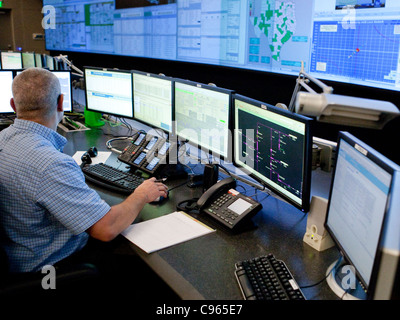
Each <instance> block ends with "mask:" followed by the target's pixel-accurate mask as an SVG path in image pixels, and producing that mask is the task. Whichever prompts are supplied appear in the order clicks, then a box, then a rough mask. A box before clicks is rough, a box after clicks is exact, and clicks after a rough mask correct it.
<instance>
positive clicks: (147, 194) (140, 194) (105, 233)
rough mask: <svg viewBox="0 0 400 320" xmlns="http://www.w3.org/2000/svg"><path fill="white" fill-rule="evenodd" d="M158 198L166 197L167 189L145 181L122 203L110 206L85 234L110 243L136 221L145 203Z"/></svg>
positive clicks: (151, 180)
mask: <svg viewBox="0 0 400 320" xmlns="http://www.w3.org/2000/svg"><path fill="white" fill-rule="evenodd" d="M160 196H162V197H166V196H167V187H166V186H165V185H164V184H162V183H160V182H155V178H151V179H148V180H145V181H144V182H143V183H142V184H141V185H140V186H139V187H138V188H137V189H136V190H135V192H133V193H132V194H131V195H130V196H129V197H128V198H126V199H125V200H124V201H123V202H121V203H120V204H117V205H114V206H112V207H111V209H110V211H109V212H108V213H107V214H106V215H105V216H104V217H103V218H101V219H100V220H99V221H98V222H96V223H95V224H94V225H93V226H91V227H90V228H89V229H88V230H87V232H88V233H89V235H90V236H92V237H93V238H96V239H98V240H101V241H111V240H112V239H114V238H115V237H116V236H117V235H119V234H120V233H121V232H122V231H123V230H125V229H126V228H127V227H128V226H129V225H130V224H131V223H132V222H133V221H134V220H135V219H136V217H137V216H138V215H139V213H140V211H141V210H142V209H143V207H144V206H145V204H146V203H149V202H152V201H155V200H156V199H157V198H158V197H160Z"/></svg>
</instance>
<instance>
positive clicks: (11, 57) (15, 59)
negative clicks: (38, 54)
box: [1, 51, 22, 70]
mask: <svg viewBox="0 0 400 320" xmlns="http://www.w3.org/2000/svg"><path fill="white" fill-rule="evenodd" d="M1 67H2V69H10V70H13V69H22V55H21V52H11V51H1Z"/></svg>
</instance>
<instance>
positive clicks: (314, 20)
mask: <svg viewBox="0 0 400 320" xmlns="http://www.w3.org/2000/svg"><path fill="white" fill-rule="evenodd" d="M43 4H44V5H47V6H52V7H54V9H55V13H56V14H55V27H54V28H47V29H46V30H45V32H46V49H47V50H56V51H74V52H90V53H104V54H114V55H122V56H134V57H146V58H155V59H164V60H173V61H183V62H192V63H204V64H211V65H221V66H229V67H237V68H244V69H251V70H260V71H266V72H274V73H281V74H289V75H297V74H298V73H299V70H300V67H301V64H302V63H304V66H305V70H306V72H308V73H310V74H311V75H313V76H315V77H317V78H319V79H326V80H334V81H340V82H346V83H354V84H359V85H367V86H373V87H379V88H384V89H390V90H397V91H398V90H400V54H399V53H400V1H398V0H191V1H187V0H138V1H130V0H108V1H107V0H83V1H77V0H44V1H43ZM45 18H49V17H48V16H46V13H45Z"/></svg>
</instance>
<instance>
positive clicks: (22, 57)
mask: <svg viewBox="0 0 400 320" xmlns="http://www.w3.org/2000/svg"><path fill="white" fill-rule="evenodd" d="M24 54H31V55H33V62H34V66H33V67H36V54H35V52H33V51H32V52H21V59H22V68H23V69H27V68H31V67H25V64H24Z"/></svg>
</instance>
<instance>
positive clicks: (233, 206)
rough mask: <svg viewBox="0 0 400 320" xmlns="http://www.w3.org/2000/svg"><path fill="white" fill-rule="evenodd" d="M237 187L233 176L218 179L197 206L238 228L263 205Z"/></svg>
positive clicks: (198, 201)
mask: <svg viewBox="0 0 400 320" xmlns="http://www.w3.org/2000/svg"><path fill="white" fill-rule="evenodd" d="M235 187H236V180H235V179H233V178H232V177H229V178H226V179H223V180H220V181H218V182H217V183H216V184H215V185H213V186H212V187H210V188H209V189H208V190H207V191H206V192H204V194H203V195H202V196H201V197H200V198H199V200H197V207H198V208H199V210H200V211H202V212H204V213H206V214H207V215H209V216H211V217H213V218H214V219H216V220H217V221H219V222H220V223H222V224H223V225H225V226H226V227H228V228H229V229H234V228H237V227H238V226H240V225H242V224H243V223H244V222H245V221H246V220H249V219H251V218H252V217H253V216H254V215H255V214H256V213H257V212H258V211H260V210H261V209H262V205H261V204H260V203H258V202H257V201H255V200H253V199H252V198H249V197H246V196H244V195H242V194H241V193H240V192H238V191H236V190H235V189H234V188H235Z"/></svg>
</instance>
